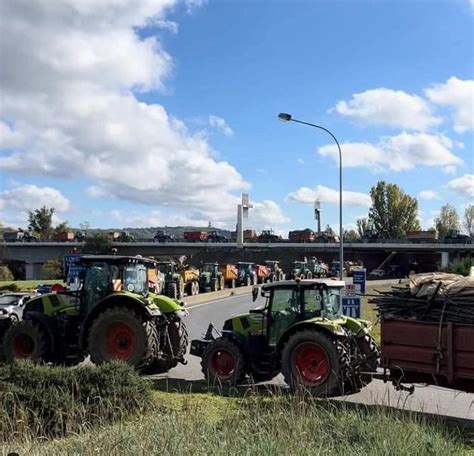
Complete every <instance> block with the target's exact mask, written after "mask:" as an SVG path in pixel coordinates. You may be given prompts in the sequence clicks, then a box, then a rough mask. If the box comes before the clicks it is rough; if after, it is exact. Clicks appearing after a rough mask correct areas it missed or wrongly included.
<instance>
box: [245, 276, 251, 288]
mask: <svg viewBox="0 0 474 456" xmlns="http://www.w3.org/2000/svg"><path fill="white" fill-rule="evenodd" d="M245 285H246V286H247V287H249V286H250V285H252V279H251V277H250V276H247V278H246V279H245Z"/></svg>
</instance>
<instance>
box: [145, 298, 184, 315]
mask: <svg viewBox="0 0 474 456" xmlns="http://www.w3.org/2000/svg"><path fill="white" fill-rule="evenodd" d="M149 298H150V299H151V301H152V302H153V305H155V306H156V307H157V308H158V309H160V312H161V313H171V312H179V311H182V310H183V306H182V305H181V304H180V303H179V301H177V300H175V299H171V298H169V297H168V296H164V295H157V294H155V293H150V295H149Z"/></svg>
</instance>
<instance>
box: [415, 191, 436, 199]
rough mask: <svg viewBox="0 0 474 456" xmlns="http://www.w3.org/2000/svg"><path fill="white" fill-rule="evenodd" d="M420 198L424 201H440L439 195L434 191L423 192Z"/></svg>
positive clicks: (419, 195)
mask: <svg viewBox="0 0 474 456" xmlns="http://www.w3.org/2000/svg"><path fill="white" fill-rule="evenodd" d="M418 197H419V198H421V199H424V200H434V199H439V194H438V192H435V191H434V190H422V191H421V192H420V193H419V194H418Z"/></svg>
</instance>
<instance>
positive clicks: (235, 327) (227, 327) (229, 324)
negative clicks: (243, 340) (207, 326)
mask: <svg viewBox="0 0 474 456" xmlns="http://www.w3.org/2000/svg"><path fill="white" fill-rule="evenodd" d="M266 319H267V317H266V315H265V314H263V313H246V314H241V315H236V316H234V317H232V318H229V319H228V320H226V321H225V323H224V327H223V329H224V331H235V332H237V333H239V334H242V335H243V336H248V335H250V334H252V335H254V336H255V335H260V334H265V331H266Z"/></svg>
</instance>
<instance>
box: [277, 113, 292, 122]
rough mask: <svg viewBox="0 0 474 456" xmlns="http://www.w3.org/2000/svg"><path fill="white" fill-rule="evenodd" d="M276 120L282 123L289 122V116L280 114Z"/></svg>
mask: <svg viewBox="0 0 474 456" xmlns="http://www.w3.org/2000/svg"><path fill="white" fill-rule="evenodd" d="M278 119H279V120H281V121H282V122H289V121H290V120H291V114H286V113H284V112H280V114H278Z"/></svg>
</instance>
